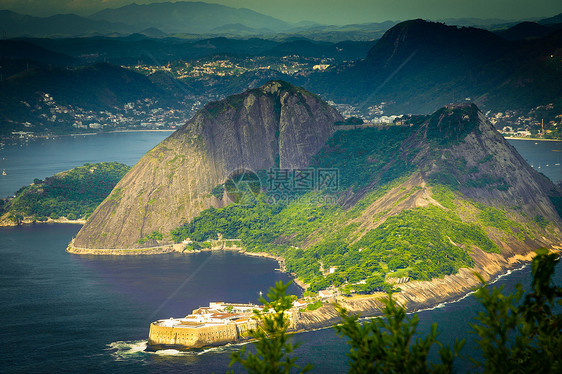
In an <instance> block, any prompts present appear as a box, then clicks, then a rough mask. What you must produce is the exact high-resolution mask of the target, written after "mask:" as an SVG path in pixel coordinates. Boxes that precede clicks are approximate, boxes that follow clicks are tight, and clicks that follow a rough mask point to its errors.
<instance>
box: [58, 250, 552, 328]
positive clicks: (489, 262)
mask: <svg viewBox="0 0 562 374" xmlns="http://www.w3.org/2000/svg"><path fill="white" fill-rule="evenodd" d="M549 250H550V251H551V252H554V253H558V254H560V253H562V247H561V246H556V245H551V246H550V248H549ZM66 251H67V252H68V253H72V254H79V255H139V254H142V255H152V254H164V253H181V254H189V253H201V252H212V251H235V252H238V253H240V254H242V255H246V256H252V257H263V258H270V259H273V260H276V261H277V262H278V264H279V266H280V267H279V270H280V271H283V272H286V270H285V267H284V259H283V258H282V257H280V256H275V255H272V254H269V253H264V252H248V251H246V250H244V249H243V248H240V247H214V248H205V249H200V250H196V251H192V250H185V245H184V244H168V245H161V246H158V247H150V248H141V249H128V250H121V249H80V248H76V247H74V246H73V241H72V242H71V243H69V245H68V248H67V250H66ZM479 252H480V253H479V254H478V256H477V258H476V259H475V266H474V268H471V269H469V268H461V269H459V271H458V272H457V273H455V274H452V275H446V276H444V277H442V278H434V279H432V280H430V281H410V282H407V283H401V284H400V285H399V288H400V290H401V291H400V292H397V293H395V294H393V297H394V299H395V300H396V301H397V302H398V304H399V305H401V306H402V307H404V308H405V309H406V312H407V313H417V312H421V311H426V310H432V309H435V308H440V307H442V306H444V305H446V304H450V303H455V302H458V301H461V300H463V299H465V298H466V297H469V296H470V295H471V294H472V293H473V292H474V291H475V289H477V288H479V287H480V286H481V283H480V281H479V280H478V279H477V278H476V276H475V275H474V273H475V272H476V273H479V274H480V275H481V276H482V277H483V278H484V279H485V281H486V282H487V284H493V283H496V282H497V281H499V280H500V279H501V278H503V277H505V276H508V275H509V274H511V273H512V272H514V271H518V270H522V269H524V268H525V267H526V266H528V265H529V264H530V262H531V260H532V259H533V257H534V255H535V252H534V251H532V252H528V253H517V252H511V253H510V255H509V257H504V256H503V255H501V254H496V253H486V252H481V251H479ZM289 275H291V276H292V282H293V283H294V284H296V285H297V286H299V287H300V288H301V289H303V290H306V288H307V285H305V284H303V283H302V282H301V281H299V280H298V279H297V278H295V276H294V274H289ZM385 296H386V294H382V293H377V294H371V295H360V296H352V297H342V296H337V297H335V298H332V299H331V301H337V302H338V303H339V304H340V305H342V306H343V307H345V308H346V309H347V310H348V311H349V312H350V313H353V314H360V315H361V318H371V317H375V316H377V315H381V309H382V307H383V306H384V304H383V302H382V301H381V298H383V297H385ZM289 312H290V313H291V314H292V317H293V329H294V331H310V330H315V329H321V328H327V327H330V326H332V325H334V324H337V323H339V322H340V317H339V314H338V313H337V311H336V309H335V307H334V306H333V305H332V304H328V303H324V304H323V306H322V307H321V308H319V309H316V310H313V311H303V310H298V309H296V310H293V309H291V310H290V311H289Z"/></svg>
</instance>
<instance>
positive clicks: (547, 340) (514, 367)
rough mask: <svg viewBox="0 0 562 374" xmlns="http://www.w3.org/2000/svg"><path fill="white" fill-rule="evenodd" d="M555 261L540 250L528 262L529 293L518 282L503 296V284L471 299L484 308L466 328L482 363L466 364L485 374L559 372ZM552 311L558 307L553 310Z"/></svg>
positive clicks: (559, 295)
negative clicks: (514, 289)
mask: <svg viewBox="0 0 562 374" xmlns="http://www.w3.org/2000/svg"><path fill="white" fill-rule="evenodd" d="M557 262H558V260H557V259H556V255H555V254H548V251H547V250H546V249H539V250H537V255H536V257H535V258H534V259H533V262H532V264H531V273H532V276H533V280H532V283H531V290H530V292H528V293H525V291H524V290H523V287H522V286H521V285H520V284H518V285H517V286H516V291H515V292H514V293H512V294H509V295H504V294H503V293H502V290H503V286H502V287H500V288H499V289H498V288H496V287H494V288H492V289H491V290H489V289H488V288H486V287H485V286H486V284H485V282H484V280H483V279H482V278H481V277H480V280H481V281H482V283H483V286H482V287H481V288H480V289H478V291H476V293H475V297H476V298H477V299H478V300H479V301H480V303H481V304H482V306H483V307H484V311H481V312H479V313H478V317H477V318H476V320H477V322H476V323H474V324H471V327H472V328H473V330H474V332H475V333H476V335H477V336H478V338H477V343H478V345H479V347H480V349H481V350H482V354H483V357H484V362H480V361H477V360H474V359H473V360H472V361H473V363H474V364H475V365H476V366H477V367H479V368H482V369H484V372H486V373H523V372H524V373H533V372H535V373H560V372H561V371H562V358H561V356H560V352H562V328H561V326H562V314H560V313H556V311H557V310H558V311H560V309H559V308H560V306H562V287H557V286H553V285H552V284H551V277H552V274H553V273H554V269H555V266H556V264H557ZM557 308H558V309H557Z"/></svg>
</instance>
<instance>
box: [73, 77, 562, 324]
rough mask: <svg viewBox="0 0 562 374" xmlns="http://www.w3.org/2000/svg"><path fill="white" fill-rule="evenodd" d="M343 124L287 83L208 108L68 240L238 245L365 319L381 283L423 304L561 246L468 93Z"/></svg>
mask: <svg viewBox="0 0 562 374" xmlns="http://www.w3.org/2000/svg"><path fill="white" fill-rule="evenodd" d="M342 120H343V118H342V117H341V115H339V114H338V113H337V112H336V111H335V110H334V109H333V108H331V107H330V106H328V105H327V104H326V103H324V102H322V101H321V100H320V98H318V97H317V96H315V95H314V94H311V93H309V92H307V91H305V90H304V89H302V88H299V87H295V86H292V85H290V84H288V83H286V82H282V81H273V82H270V83H268V84H266V85H264V86H262V87H260V88H257V89H253V90H249V91H246V92H244V93H242V94H239V95H234V96H231V97H229V98H227V99H225V100H223V101H219V102H216V103H211V104H208V105H206V106H205V108H203V109H202V110H201V111H200V112H199V113H198V114H197V115H196V116H195V117H193V119H192V120H190V121H189V122H188V123H187V124H186V125H184V126H183V127H182V128H180V129H179V130H178V131H176V132H175V133H174V134H172V135H171V136H170V137H169V138H168V139H166V140H165V141H163V142H162V143H161V144H160V145H158V146H157V147H155V148H154V149H153V150H151V151H150V152H149V153H147V154H146V155H145V156H144V157H143V158H142V159H141V160H140V161H139V163H137V165H135V166H134V167H133V168H132V169H131V171H130V172H129V173H128V174H127V175H126V176H125V177H124V178H123V179H122V180H121V181H120V182H119V183H118V184H117V185H116V187H115V188H114V190H113V191H112V192H111V194H110V195H109V196H108V197H107V198H106V199H105V200H104V201H103V202H102V204H101V205H100V206H99V207H98V208H97V209H96V210H95V211H94V213H93V214H92V215H91V217H90V218H89V219H88V221H87V222H86V224H85V225H84V227H83V228H82V230H81V231H80V232H79V233H78V235H77V237H76V239H75V240H74V242H73V243H71V245H70V246H69V248H68V251H69V252H71V253H72V252H74V253H93V254H125V253H128V254H132V253H155V252H158V248H161V249H162V251H172V250H177V251H183V252H184V253H188V252H190V251H194V250H202V249H205V248H207V247H213V246H214V245H213V244H212V243H213V241H219V240H236V247H240V248H243V250H244V251H245V252H246V253H261V254H265V255H267V256H271V257H274V258H278V259H282V260H283V263H284V269H285V270H286V271H287V272H289V273H291V274H293V275H294V276H295V278H296V280H297V281H298V282H299V284H301V285H303V287H304V288H305V289H306V291H307V292H308V293H310V294H316V293H318V292H320V291H325V292H327V290H332V292H333V293H334V295H338V301H339V302H340V303H341V304H343V305H344V306H345V307H346V308H347V309H348V310H350V311H352V312H361V313H362V314H363V315H365V316H368V315H374V314H377V313H378V310H379V307H380V306H381V302H380V301H379V300H378V299H377V297H378V295H380V294H381V292H387V291H390V290H394V291H399V292H397V294H396V300H397V301H398V302H400V303H401V304H402V305H403V306H404V307H406V308H407V309H408V310H419V309H422V308H427V307H430V306H434V305H437V304H438V303H441V302H444V301H450V300H454V299H456V298H459V297H461V296H463V295H465V294H466V293H468V292H470V291H471V290H472V289H473V288H474V287H476V286H478V285H479V282H478V280H477V279H476V277H475V276H474V275H473V272H474V271H476V272H478V273H480V274H481V275H482V276H483V277H484V279H488V280H489V279H493V278H494V277H496V276H498V275H500V274H502V273H504V272H506V271H507V270H508V269H512V268H515V267H518V266H521V265H523V264H525V263H527V262H528V261H529V260H530V259H531V256H532V254H533V253H534V250H535V249H537V248H540V247H547V248H549V249H551V250H554V251H556V250H560V247H559V245H560V242H561V240H560V239H561V228H562V220H561V218H560V211H561V206H562V194H561V193H560V191H559V190H558V188H557V187H556V186H555V185H554V184H553V183H552V182H551V181H550V180H548V178H546V177H545V176H543V175H541V174H540V173H538V172H536V171H535V170H533V169H532V168H531V167H530V166H529V165H528V164H527V163H526V162H525V160H524V159H523V158H522V157H521V156H520V155H519V154H518V153H517V152H516V151H515V149H514V148H513V147H512V146H510V145H509V144H508V143H507V141H506V140H505V139H504V138H503V137H502V136H501V135H500V134H499V133H498V132H497V131H496V130H495V129H494V127H493V126H492V125H491V124H490V123H489V122H488V121H487V120H486V119H485V117H484V115H483V114H482V113H481V112H480V111H479V110H478V108H477V107H476V106H475V105H474V104H459V105H448V106H446V107H444V108H441V109H440V110H438V111H436V112H435V113H433V114H432V115H428V116H411V117H409V118H408V120H407V121H404V122H402V123H400V124H394V125H390V126H373V127H368V128H361V126H357V128H355V127H354V128H349V129H348V128H346V129H342V128H340V127H341V126H334V123H335V122H341V121H342ZM221 238H222V239H221ZM147 248H148V249H150V250H148V251H147V252H145V249H147ZM337 321H338V315H337V312H336V311H335V309H333V308H332V307H331V306H330V305H329V304H323V305H322V306H320V307H319V308H318V309H315V310H300V311H298V312H297V313H295V315H294V318H293V323H294V325H295V329H297V330H300V329H310V328H317V327H323V326H327V325H329V324H332V323H334V322H337Z"/></svg>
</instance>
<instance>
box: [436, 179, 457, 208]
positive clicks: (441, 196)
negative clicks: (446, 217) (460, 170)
mask: <svg viewBox="0 0 562 374" xmlns="http://www.w3.org/2000/svg"><path fill="white" fill-rule="evenodd" d="M431 197H433V198H434V199H435V200H437V201H438V202H439V204H441V205H443V206H444V207H445V208H448V209H451V210H454V209H456V207H457V205H456V204H455V199H456V196H455V193H454V192H453V191H452V190H451V189H450V188H448V187H447V186H444V185H442V184H437V185H434V186H431Z"/></svg>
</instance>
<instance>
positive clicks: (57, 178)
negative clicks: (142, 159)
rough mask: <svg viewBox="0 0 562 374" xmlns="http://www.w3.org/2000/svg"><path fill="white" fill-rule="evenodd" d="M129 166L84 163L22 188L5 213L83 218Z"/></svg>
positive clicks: (101, 199)
mask: <svg viewBox="0 0 562 374" xmlns="http://www.w3.org/2000/svg"><path fill="white" fill-rule="evenodd" d="M129 169H130V167H129V166H127V165H124V164H121V163H117V162H102V163H98V164H84V166H80V167H77V168H74V169H71V170H69V171H65V172H62V173H59V174H56V175H54V176H52V177H48V178H46V179H45V180H44V181H40V180H37V179H36V180H35V183H34V184H32V185H31V186H27V187H22V188H21V189H20V190H19V191H18V192H17V193H16V197H15V198H14V199H12V200H11V201H10V202H9V203H8V205H7V207H6V211H8V212H10V213H14V214H20V215H23V216H24V217H32V218H34V217H35V218H40V217H41V218H42V217H51V218H59V217H67V218H68V217H69V216H70V217H74V218H87V217H88V216H89V215H90V214H92V212H93V211H94V209H96V207H97V206H98V205H99V204H100V203H101V202H102V201H103V199H105V197H106V196H108V195H109V193H110V192H111V190H112V189H113V188H114V187H115V185H116V184H117V182H119V180H120V179H121V178H122V177H123V175H125V173H127V171H129Z"/></svg>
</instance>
